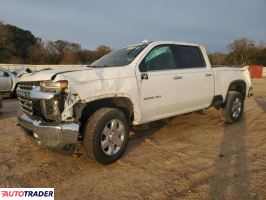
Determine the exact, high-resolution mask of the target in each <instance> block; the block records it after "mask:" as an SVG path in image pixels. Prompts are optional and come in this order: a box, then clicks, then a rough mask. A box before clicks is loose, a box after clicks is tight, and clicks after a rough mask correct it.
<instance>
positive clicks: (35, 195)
mask: <svg viewBox="0 0 266 200" xmlns="http://www.w3.org/2000/svg"><path fill="white" fill-rule="evenodd" d="M0 199H9V200H12V199H13V200H14V199H22V200H23V199H24V200H26V199H32V200H34V199H43V200H54V188H0Z"/></svg>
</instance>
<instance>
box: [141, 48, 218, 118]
mask: <svg viewBox="0 0 266 200" xmlns="http://www.w3.org/2000/svg"><path fill="white" fill-rule="evenodd" d="M163 47H164V48H165V45H164V46H163ZM171 47H172V46H171ZM155 48H157V47H155ZM195 48H198V47H194V46H193V47H191V49H190V47H189V46H188V47H187V46H185V47H184V46H181V47H178V48H177V49H174V48H171V51H168V55H167V56H166V55H165V54H163V53H162V52H163V50H165V49H163V50H162V49H159V50H158V51H155V53H154V52H153V49H152V50H151V51H150V52H149V53H148V54H147V56H146V57H145V58H144V59H143V61H142V62H141V64H140V66H139V68H140V71H141V74H140V75H139V76H138V81H139V91H140V101H141V106H142V111H143V112H142V113H143V121H144V122H149V121H153V120H157V119H162V118H166V117H170V116H174V115H178V114H182V113H187V112H191V111H196V110H199V109H203V108H207V107H209V106H210V105H211V102H212V98H213V94H214V78H213V73H212V69H211V68H210V66H206V64H205V62H204V60H203V59H202V58H201V52H200V51H199V50H198V49H195ZM173 53H175V54H173ZM151 54H152V55H151ZM161 54H163V55H161ZM154 55H155V56H154ZM173 55H174V61H173V60H172V56H173ZM161 58H162V59H161ZM193 58H195V60H192V59H193ZM145 59H147V62H146V60H145ZM143 63H145V64H146V65H148V66H145V64H143ZM173 63H174V64H173ZM191 66H192V67H191ZM145 70H146V72H145Z"/></svg>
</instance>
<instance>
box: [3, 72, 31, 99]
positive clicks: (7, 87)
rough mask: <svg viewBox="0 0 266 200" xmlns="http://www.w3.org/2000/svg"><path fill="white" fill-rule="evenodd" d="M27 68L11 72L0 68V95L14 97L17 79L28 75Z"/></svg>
mask: <svg viewBox="0 0 266 200" xmlns="http://www.w3.org/2000/svg"><path fill="white" fill-rule="evenodd" d="M30 72H31V70H30V69H28V68H24V69H18V70H16V71H14V72H11V71H9V70H7V69H5V68H2V67H0V94H8V95H11V96H14V95H15V94H16V88H17V84H18V79H19V78H20V77H21V76H23V75H24V74H27V73H30Z"/></svg>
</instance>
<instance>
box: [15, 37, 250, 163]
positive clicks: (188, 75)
mask: <svg viewBox="0 0 266 200" xmlns="http://www.w3.org/2000/svg"><path fill="white" fill-rule="evenodd" d="M251 94H252V87H251V80H250V74H249V72H248V70H247V69H246V68H245V67H239V68H237V67H235V68H233V67H225V66H219V67H212V66H211V64H210V61H209V59H208V55H207V53H206V50H205V48H204V47H203V46H202V45H198V44H191V43H182V42H167V41H156V42H146V43H141V44H137V45H132V46H128V47H125V48H121V49H119V50H115V51H113V52H111V53H109V54H107V55H105V56H104V57H102V58H100V59H99V60H97V61H95V62H94V63H92V64H91V65H89V66H87V67H86V66H84V67H75V68H65V69H62V68H59V69H55V70H46V71H41V72H37V73H32V74H27V75H24V76H23V77H22V78H21V80H20V84H19V86H18V89H17V95H18V98H19V101H20V105H21V108H22V111H23V114H22V115H20V116H19V117H18V121H19V124H20V126H21V127H23V128H24V129H26V130H28V131H27V133H29V135H31V136H32V137H33V138H34V139H35V141H36V142H37V143H38V144H39V145H43V146H46V147H48V148H51V149H56V150H59V151H62V150H63V151H68V150H71V149H73V147H74V146H75V144H76V143H77V142H81V143H82V144H83V148H84V152H85V154H86V155H87V156H88V157H90V158H93V159H95V160H97V161H99V162H100V163H102V164H110V163H112V162H115V161H116V160H118V159H119V158H120V157H121V156H122V155H123V152H124V151H125V149H126V146H127V143H128V140H129V128H130V127H133V126H137V125H141V124H146V123H149V122H152V121H155V120H160V119H164V118H169V117H173V116H176V115H180V114H184V113H189V112H193V111H197V110H202V109H206V108H209V107H211V106H213V107H215V108H217V109H220V110H221V111H222V113H223V116H224V119H225V121H226V122H227V123H234V122H237V121H238V120H240V118H241V116H242V113H243V109H244V100H245V98H246V97H247V96H250V95H251Z"/></svg>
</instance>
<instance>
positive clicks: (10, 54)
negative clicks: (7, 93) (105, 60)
mask: <svg viewBox="0 0 266 200" xmlns="http://www.w3.org/2000/svg"><path fill="white" fill-rule="evenodd" d="M109 52H111V48H110V47H108V46H105V45H100V46H99V47H98V48H97V49H95V50H88V49H82V48H81V46H80V44H78V43H73V42H69V41H65V40H56V41H47V42H44V41H42V39H41V38H38V37H35V36H34V35H33V34H32V33H31V32H30V31H27V30H23V29H21V28H19V27H16V26H13V25H10V24H4V23H3V22H0V63H12V64H90V63H92V62H93V61H95V60H97V59H99V58H100V57H102V56H104V55H105V54H107V53H109Z"/></svg>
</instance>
